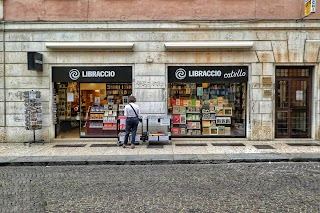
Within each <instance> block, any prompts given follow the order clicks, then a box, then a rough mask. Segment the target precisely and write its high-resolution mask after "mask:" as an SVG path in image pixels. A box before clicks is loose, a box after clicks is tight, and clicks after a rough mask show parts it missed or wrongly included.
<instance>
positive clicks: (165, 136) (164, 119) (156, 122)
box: [147, 116, 171, 144]
mask: <svg viewBox="0 0 320 213" xmlns="http://www.w3.org/2000/svg"><path fill="white" fill-rule="evenodd" d="M151 125H152V126H153V127H154V128H155V129H157V127H158V129H161V131H157V132H156V131H152V132H149V127H150V126H151ZM163 127H164V129H165V131H162V129H163ZM147 133H148V140H147V141H148V143H150V142H168V143H169V144H171V117H170V116H148V117H147Z"/></svg>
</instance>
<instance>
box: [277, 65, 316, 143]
mask: <svg viewBox="0 0 320 213" xmlns="http://www.w3.org/2000/svg"><path fill="white" fill-rule="evenodd" d="M311 74H312V71H311V68H305V67H303V68H302V67H277V68H276V135H275V136H276V137H277V138H310V137H311V97H312V75H311Z"/></svg>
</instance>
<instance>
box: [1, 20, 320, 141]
mask: <svg viewBox="0 0 320 213" xmlns="http://www.w3.org/2000/svg"><path fill="white" fill-rule="evenodd" d="M159 24H160V25H161V24H163V25H165V26H166V27H165V28H163V29H161V30H159V29H158V30H155V29H156V26H159ZM260 24H261V23H260ZM260 24H259V23H257V24H251V25H250V26H251V28H249V29H248V25H247V23H243V25H242V24H240V23H239V24H238V27H234V25H233V23H225V24H223V25H221V24H220V27H215V28H214V29H210V26H208V24H207V23H198V24H197V25H199V26H200V27H199V29H198V30H195V29H194V28H193V25H192V24H190V25H186V24H177V23H175V24H173V23H172V24H168V23H166V24H164V23H141V22H135V23H131V24H130V28H127V27H125V26H127V23H125V22H121V23H120V22H119V23H118V24H116V25H114V26H115V27H114V28H112V27H110V26H109V27H108V29H104V26H105V25H104V24H102V23H91V24H88V23H79V24H78V25H70V26H66V25H65V24H63V23H42V24H39V23H12V24H9V25H7V26H6V31H5V35H4V36H5V54H4V60H5V63H4V64H3V67H2V68H3V69H2V71H0V75H2V76H3V77H5V81H3V83H1V82H0V113H2V115H4V116H1V117H2V119H0V132H1V134H0V139H1V138H2V139H1V140H2V142H4V141H6V142H23V141H28V140H32V131H28V130H25V128H24V112H23V96H22V93H23V91H28V90H30V89H36V90H39V91H41V93H42V104H43V108H44V110H43V114H44V124H43V126H44V128H43V129H42V130H37V134H38V135H37V137H40V138H39V139H44V140H46V141H50V140H51V139H53V137H54V132H53V129H54V128H53V127H54V125H53V123H52V113H51V111H52V109H51V105H52V100H51V97H52V95H51V94H52V93H51V91H52V80H51V67H52V66H72V65H75V66H104V65H108V66H112V65H126V66H133V93H134V95H136V96H137V100H138V104H139V105H140V106H141V111H142V112H143V115H145V116H148V115H165V114H166V112H167V99H166V98H167V94H166V91H167V77H166V66H168V65H225V66H230V65H239V64H240V65H248V66H249V71H250V72H249V73H250V76H249V81H248V94H247V97H248V101H247V124H248V126H247V138H248V139H250V140H272V139H274V117H275V115H274V77H275V76H274V71H275V66H276V65H312V66H315V67H316V68H317V67H319V62H320V58H319V47H320V36H319V29H318V28H319V27H318V28H314V27H312V28H313V29H312V30H308V29H309V28H311V26H314V24H316V23H314V22H306V23H304V25H305V26H306V30H303V32H301V33H297V30H296V29H297V28H299V26H300V24H299V23H296V22H289V23H287V24H286V23H280V24H279V26H281V29H277V27H276V25H274V23H272V24H271V23H270V24H269V26H275V27H270V28H269V29H266V28H259V25H260ZM21 25H25V26H26V27H25V29H23V30H22V29H21V28H20V27H19V26H21ZM265 25H266V26H267V25H268V23H265ZM285 26H287V28H286V27H285ZM203 28H206V29H205V30H203ZM26 29H27V32H26ZM49 29H50V30H49ZM87 29H90V30H87ZM212 40H214V41H240V40H241V41H244V40H247V41H253V42H254V47H253V48H252V49H247V50H237V49H225V50H221V49H220V50H219V49H216V50H210V51H208V50H206V51H198V50H197V51H194V50H191V51H170V52H169V51H166V50H165V48H164V42H168V41H184V42H187V41H212ZM51 41H86V42H87V41H102V42H105V41H130V42H134V48H133V51H132V52H129V51H124V52H114V51H101V50H86V51H81V50H80V51H79V50H50V49H47V48H46V47H45V43H46V42H51ZM28 51H37V52H40V53H42V54H43V58H44V71H43V72H35V71H29V70H28V69H27V52H28ZM147 58H152V59H153V62H152V63H147V62H146V59H147ZM316 70H317V69H316ZM318 72H319V70H318V71H317V72H316V73H315V76H314V77H315V78H316V79H318V78H319V74H318ZM262 77H271V78H272V79H273V84H272V85H263V84H262ZM314 86H315V87H317V86H318V85H314ZM265 90H271V91H272V95H271V96H266V95H264V91H265ZM314 91H315V92H316V93H319V89H315V90H314ZM315 97H317V101H315V102H314V103H313V106H312V107H313V108H314V109H317V107H318V102H319V95H315ZM4 100H5V101H4ZM1 102H2V103H1ZM5 112H6V113H5ZM314 113H315V116H314V120H313V123H314V129H315V130H314V134H313V136H312V137H313V138H317V137H318V134H319V133H318V132H320V128H319V122H320V121H319V120H320V119H319V113H320V112H319V110H314ZM4 117H5V120H6V121H4Z"/></svg>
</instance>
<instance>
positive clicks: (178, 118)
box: [172, 115, 180, 124]
mask: <svg viewBox="0 0 320 213" xmlns="http://www.w3.org/2000/svg"><path fill="white" fill-rule="evenodd" d="M172 120H173V121H172V122H173V123H174V124H179V123H180V115H173V116H172Z"/></svg>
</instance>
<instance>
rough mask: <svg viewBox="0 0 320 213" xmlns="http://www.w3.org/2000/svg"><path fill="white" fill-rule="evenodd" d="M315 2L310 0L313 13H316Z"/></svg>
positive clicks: (315, 0)
mask: <svg viewBox="0 0 320 213" xmlns="http://www.w3.org/2000/svg"><path fill="white" fill-rule="evenodd" d="M316 2H317V0H311V12H312V13H315V12H316V6H317V5H316Z"/></svg>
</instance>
